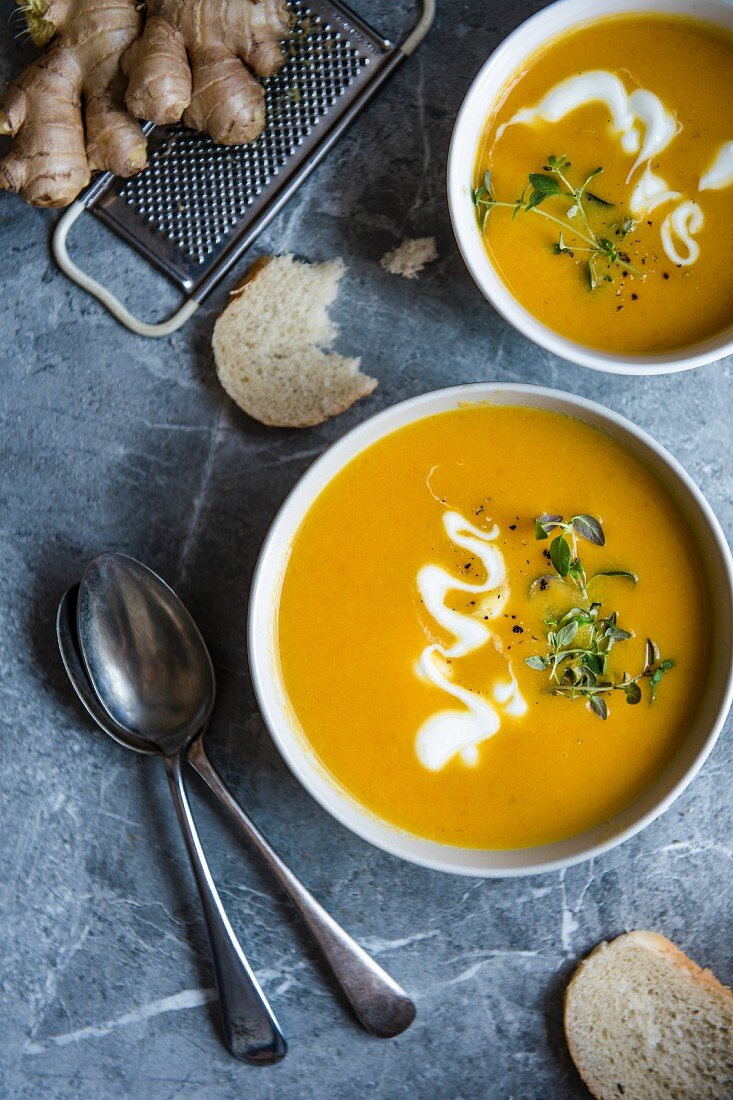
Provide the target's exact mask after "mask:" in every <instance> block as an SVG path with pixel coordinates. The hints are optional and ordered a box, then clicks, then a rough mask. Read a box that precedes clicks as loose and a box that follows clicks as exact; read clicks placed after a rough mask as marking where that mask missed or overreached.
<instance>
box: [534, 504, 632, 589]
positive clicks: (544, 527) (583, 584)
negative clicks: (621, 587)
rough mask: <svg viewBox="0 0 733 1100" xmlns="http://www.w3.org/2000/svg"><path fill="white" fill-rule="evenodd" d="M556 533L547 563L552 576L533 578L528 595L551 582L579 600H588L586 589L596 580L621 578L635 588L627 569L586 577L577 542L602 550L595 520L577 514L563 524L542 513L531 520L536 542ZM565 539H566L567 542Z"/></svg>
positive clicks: (600, 531)
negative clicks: (578, 595) (567, 588)
mask: <svg viewBox="0 0 733 1100" xmlns="http://www.w3.org/2000/svg"><path fill="white" fill-rule="evenodd" d="M556 529H558V530H560V531H561V534H559V535H556V536H555V538H554V539H553V540H552V542H551V543H550V550H549V555H550V561H551V562H552V565H553V567H554V569H555V572H554V573H544V574H543V575H542V576H541V577H537V579H536V580H534V581H533V582H532V585H531V586H530V594H532V593H534V592H536V591H544V590H545V589H546V588H547V587H548V586H549V585H550V583H551V582H553V581H559V580H561V581H565V582H566V583H568V584H571V585H573V586H574V587H575V588H577V589H579V591H580V593H581V595H582V596H583V599H587V598H588V591H587V589H588V585H589V584H591V583H592V582H593V581H594V580H596V578H597V577H624V578H626V580H629V581H631V583H632V584H636V582H637V580H638V579H639V578H638V577H637V575H636V573H632V572H631V570H629V569H599V570H597V571H596V572H595V573H593V574H591V576H590V577H589V576H588V575H587V573H586V571H585V568H584V567H583V563H582V562H581V560H580V558H579V557H578V538H581V539H585V540H586V542H591V543H593V544H594V545H595V546H605V545H606V537H605V535H604V534H603V528H602V526H601V523H600V520H598V519H596V517H595V516H589V515H587V514H585V513H581V514H580V515H577V516H572V517H571V518H570V519H569V520H564V519H563V517H562V516H558V515H551V514H550V513H548V512H546V513H544V514H543V515H541V516H535V520H534V533H535V538H536V539H538V540H539V541H542V540H544V539H548V538H549V537H550V534H551V532H552V531H554V530H556ZM568 537H569V538H568Z"/></svg>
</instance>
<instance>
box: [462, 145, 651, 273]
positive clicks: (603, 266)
mask: <svg viewBox="0 0 733 1100" xmlns="http://www.w3.org/2000/svg"><path fill="white" fill-rule="evenodd" d="M570 167H572V166H571V163H570V161H569V160H568V158H567V157H566V156H565V154H563V155H562V156H561V157H556V156H550V157H548V158H547V164H546V165H544V168H543V171H542V172H530V174H529V183H528V184H527V186H526V187H525V189H524V191H522V194H521V195H520V196H519V197H518V198H516V199H515V200H514V202H500V201H499V200H498V199H497V198H496V195H495V194H494V189H493V185H492V182H491V172H490V171H488V170H487V171H486V172H485V173H484V181H483V184H482V185H481V186H480V187H478V188H476V190H475V191H474V192H473V202H474V205H475V207H476V213H477V216H478V219H479V224H480V226H481V232H482V233H483V232H484V231H485V230H486V225H487V222H488V220H489V215H490V213H491V211H492V210H494V209H495V208H496V207H505V208H507V209H509V210H511V211H512V221H513V220H514V218H516V217H517V215H518V214H520V213H522V212H524V213H531V214H539V215H540V216H541V217H543V218H546V219H547V220H548V221H551V222H555V224H556V225H559V226H560V232H559V234H558V240H557V243H556V244H555V245H554V251H555V252H556V254H557V255H563V254H565V255H569V256H570V257H571V258H572V257H573V256H574V255H575V253H576V252H580V253H585V254H587V255H586V261H585V267H586V273H587V276H588V284H589V286H590V288H591V290H596V289H597V287H598V286H600V284H601V283H602V282H609V283H611V282H613V276H612V275H611V272H610V270H609V269H612V268H614V267H621V268H622V269H623V270H624V272H631V273H632V274H633V275H635V276H636V277H637V278H639V279H643V278H644V277H645V276H644V272H642V271H639V269H638V268H636V267H633V266H632V264H631V262H630V260H629V256H628V253H626V252H622V251H620V250H619V247H618V245H617V244H615V243H614V242H613V241H612V240H610V239H609V238H608V237H599V236H598V235H597V234H596V232H595V231H594V229H593V227H592V225H591V223H590V219H589V217H588V212H587V210H586V206H585V204H586V202H593V203H596V204H597V205H599V206H605V207H609V208H612V207H613V203H610V202H608V201H607V200H606V199H603V198H601V197H600V196H599V195H596V194H595V193H594V192H593V191H589V190H588V184H589V183H590V182H591V180H593V179H595V177H596V176H599V175H600V174H601V173H602V171H603V169H602V168H594V169H593V171H592V172H591V173H590V174H589V175H588V176H586V178H585V180H584V181H583V183H582V184H581V185H580V187H574V186H573V184H572V183H571V182H570V180H569V179H568V175H567V172H568V169H569V168H570ZM528 192H529V196H528V194H527V193H528ZM552 197H558V198H563V199H565V200H569V202H570V205H569V207H568V209H567V211H566V212H565V216H564V217H563V218H558V217H556V216H555V215H554V214H551V213H550V212H549V211H548V210H540V206H541V204H542V203H543V202H544V201H545V200H546V199H548V198H552ZM576 219H577V220H576ZM622 224H623V225H624V226H625V227H628V228H626V229H625V230H624V232H623V233H619V234H616V233H614V235H620V236H625V235H626V233H628V232H629V231H630V229H631V228H633V225H634V222H633V220H632V219H630V218H627V219H625V220H624V221H623V223H622ZM612 228H613V227H612ZM564 233H570V234H572V238H573V240H572V242H571V244H567V243H566V240H565V237H564V235H563V234H564ZM578 241H582V242H583V244H578V243H576V242H578Z"/></svg>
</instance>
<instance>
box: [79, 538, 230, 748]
mask: <svg viewBox="0 0 733 1100" xmlns="http://www.w3.org/2000/svg"><path fill="white" fill-rule="evenodd" d="M76 629H77V638H78V645H79V651H80V653H81V657H82V660H83V663H84V666H85V668H86V672H87V676H88V678H89V682H90V683H91V685H92V687H93V689H94V692H95V693H96V695H97V698H98V699H99V702H100V703H101V704H102V706H103V707H104V710H105V711H106V712H107V714H108V715H109V717H110V718H111V719H112V720H113V721H114V722H115V723H116V724H117V726H118V727H120V728H122V729H124V730H126V731H129V733H130V734H132V735H133V736H134V737H135V739H136V740H138V741H140V742H144V743H146V744H147V745H148V746H149V750H150V751H158V752H162V753H163V754H164V755H165V756H169V755H172V754H173V753H176V752H179V751H180V750H181V749H182V748H184V747H185V746H186V745H187V744H188V742H189V741H191V740H192V738H193V737H194V736H195V735H196V734H197V733H199V732H200V731H201V730H202V729H203V727H204V726H205V725H206V723H207V721H208V719H209V715H210V714H211V710H212V708H213V706H214V695H215V686H214V683H215V681H214V669H213V667H212V664H211V658H210V657H209V653H208V650H207V648H206V645H205V644H204V640H203V638H202V637H201V635H200V634H199V632H198V629H197V627H196V624H195V623H194V621H193V619H192V618H191V616H190V615H189V613H188V611H187V610H186V608H185V607H184V606H183V604H182V603H181V601H180V600H179V599H178V597H177V596H176V594H175V592H174V591H173V590H172V589H171V588H169V587H168V585H167V584H166V583H165V581H163V580H162V579H161V578H160V577H159V576H158V575H157V574H156V573H153V572H152V570H150V569H147V568H146V567H145V566H144V565H142V564H141V563H140V562H138V561H135V560H134V559H133V558H128V557H127V556H126V555H124V554H116V553H105V554H100V555H99V556H98V557H96V558H94V560H93V561H91V562H90V563H89V565H88V566H87V568H86V569H85V570H84V575H83V577H82V580H81V584H80V585H79V592H78V597H77V607H76ZM123 743H124V742H123ZM131 747H135V748H137V746H131ZM138 751H139V750H138Z"/></svg>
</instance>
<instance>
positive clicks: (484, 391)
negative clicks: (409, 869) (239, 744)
mask: <svg viewBox="0 0 733 1100" xmlns="http://www.w3.org/2000/svg"><path fill="white" fill-rule="evenodd" d="M496 395H503V396H504V397H505V398H506V397H509V398H510V400H503V401H500V402H499V403H500V404H517V405H521V404H522V403H523V398H524V399H525V403H526V404H528V405H529V406H530V407H538V408H551V409H552V408H554V403H559V404H560V405H564V406H567V407H566V408H564V409H562V410H558V409H554V411H560V412H561V413H564V414H565V415H569V416H576V417H577V418H579V419H585V420H586V422H588V423H590V424H591V425H593V426H595V427H597V428H599V430H601V431H605V432H606V434H609V435H610V436H611V437H612V438H614V439H615V440H616V441H617V442H619V443H620V444H621V445H622V446H628V444H627V443H626V442H625V441H624V439H622V438H619V436H623V435H628V436H630V437H631V438H632V439H633V440H634V442H635V443H636V444H637V445H640V448H641V450H642V451H647V452H651V454H652V456H653V457H654V458H655V459H656V461H657V463H658V465H659V466H660V467H661V468H663V469H664V470H666V472H667V473H668V474H669V475H671V480H672V481H674V482H675V483H677V484H678V485H679V486H680V487H681V489H682V490H683V491H684V492H685V493H686V494H687V495H688V497H689V498H691V500H692V502H693V504H694V505H695V506H696V507H697V509H698V511H699V514H700V522H699V523H698V524H697V526H694V527H693V524H692V521H689V522H690V525H691V527H692V528H693V536H694V537H699V538H700V539H701V540H702V531H703V529H704V530H705V531H706V533H707V535H708V536H709V537H710V538H711V539H712V541H713V543H714V546H715V549H716V550H717V552H718V555H719V564H720V566H721V567H722V569H721V575H722V576H723V577H724V582H725V592H724V593H723V592H721V593H719V599H718V600H716V604H717V606H718V608H719V609H720V614H721V615H722V623H723V629H724V630H725V631H726V632H727V634H728V635H729V636H730V634H731V631H732V630H733V556H732V555H731V550H730V547H729V546H728V543H727V540H726V538H725V535H724V533H723V530H722V528H721V526H720V523H719V521H718V519H717V517H716V515H715V513H714V511H713V509H712V507H711V505H710V504H709V503H708V501H707V499H706V498H705V496H704V494H703V493H702V491H701V490H700V488H699V487H698V486H697V484H696V483H695V481H694V480H693V479H692V477H691V476H690V475H689V474H688V473H687V471H686V470H685V468H684V467H683V466H682V465H681V463H680V462H679V461H678V460H677V459H676V458H675V457H674V456H673V455H672V454H670V452H669V451H667V450H666V448H664V447H663V446H662V445H661V444H660V443H658V442H657V441H656V439H654V437H653V436H652V435H650V434H649V433H648V432H647V431H646V430H645V429H643V428H641V427H639V426H638V425H636V424H634V422H633V421H631V420H629V419H628V418H626V417H625V416H622V415H621V414H619V413H616V412H615V411H613V410H612V409H609V408H607V407H606V406H605V405H602V404H600V403H599V402H596V401H593V400H590V399H588V398H584V397H580V396H578V395H576V394H573V393H570V392H567V391H564V390H558V389H555V388H551V387H547V386H540V385H535V384H531V383H515V382H478V383H465V384H462V385H455V386H448V387H443V388H441V389H438V390H428V391H426V392H423V393H420V394H418V395H416V396H414V397H411V398H408V399H407V400H405V401H401V402H398V403H396V404H394V405H391V406H389V407H388V408H387V409H383V410H382V411H381V412H379V413H376V414H375V415H374V416H372V417H368V418H367V419H366V420H364V421H362V422H361V423H360V424H358V425H356V426H355V427H354V428H352V429H350V430H349V431H348V432H347V433H346V434H345V435H343V436H342V437H341V438H339V439H338V440H336V441H335V442H334V443H332V444H331V445H330V446H329V447H327V448H326V450H325V451H324V452H323V453H322V454H321V455H320V456H319V457H318V458H317V459H316V460H315V461H314V462H313V463H312V464H311V466H310V467H309V468H308V469H307V470H306V471H305V473H304V474H303V475H302V476H301V477H300V478H299V479H298V480H297V482H296V483H295V485H294V486H293V488H292V489H291V491H290V492H289V493H288V495H287V497H286V498H285V500H284V501H283V503H282V504H281V506H280V508H279V509H278V511H277V513H276V515H275V517H274V519H273V521H272V524H271V525H270V528H269V530H268V532H267V535H266V537H265V540H264V542H263V544H262V547H261V549H260V553H259V555H258V558H257V563H256V566H255V570H254V574H253V578H252V584H251V588H250V598H249V609H248V628H247V650H248V661H249V668H250V675H251V679H252V684H253V687H254V691H255V696H256V699H257V703H258V706H259V709H260V713H261V715H262V718H263V720H264V723H265V726H266V728H267V730H268V732H269V734H270V737H271V738H272V740H273V742H274V744H275V746H276V748H277V749H278V752H279V753H280V755H281V757H282V758H283V760H284V761H285V763H286V764H287V766H288V768H289V770H290V771H291V772H292V774H293V775H294V776H295V778H296V779H297V780H298V781H299V783H300V784H301V786H303V787H304V788H305V790H306V791H307V792H308V793H309V794H310V795H311V797H313V798H314V799H315V801H316V802H317V803H318V804H319V805H320V806H321V807H322V808H323V809H324V810H325V811H326V812H327V813H328V814H329V815H330V816H331V817H334V818H335V819H336V820H337V821H338V822H339V823H340V824H341V825H343V826H345V827H346V828H347V829H349V830H350V831H351V832H352V833H354V834H356V835H357V836H358V837H360V838H361V839H362V840H365V841H366V842H367V843H369V844H372V845H374V846H375V847H377V848H379V849H381V850H382V851H385V852H387V853H388V854H390V855H393V856H397V857H398V858H400V859H404V860H406V861H407V862H409V863H414V864H417V865H418V866H422V867H427V868H429V869H431V870H438V871H445V872H450V873H454V874H462V875H466V876H472V877H479V878H516V877H524V876H528V875H536V874H543V873H547V872H551V871H556V870H560V869H563V868H566V867H570V866H573V865H574V864H576V863H581V862H584V861H585V860H588V859H593V858H595V857H596V856H600V855H602V854H604V853H605V852H607V851H610V850H611V849H612V848H615V847H617V846H618V845H620V844H622V843H623V842H624V841H626V840H628V839H630V838H631V837H632V836H635V835H636V834H637V833H639V832H641V830H642V829H644V828H646V826H647V825H649V824H651V822H652V821H654V820H656V818H657V817H659V816H660V815H661V814H662V813H664V812H665V811H666V810H667V809H668V808H669V807H670V806H671V805H672V803H673V802H674V801H675V800H676V799H677V798H678V797H679V796H680V795H681V794H682V792H683V791H684V790H685V789H686V788H687V787H688V785H689V784H690V783H691V782H692V780H693V779H694V778H695V776H696V775H697V773H698V772H699V770H700V768H701V767H702V766H703V764H704V763H705V761H706V760H707V758H708V756H709V755H710V752H711V751H712V749H713V747H714V745H715V743H716V741H717V739H718V737H719V735H720V733H721V731H722V729H723V726H724V724H725V720H726V718H727V715H728V711H729V710H730V707H731V703H732V702H733V662H731V661H730V660H729V661H728V665H727V671H726V673H725V677H724V679H723V678H722V677H721V687H720V692H719V694H720V702H719V705H718V707H717V709H716V711H715V715H714V717H713V718H712V721H711V722H710V723H709V729H708V730H707V732H706V733H705V735H704V736H703V737H702V738H701V743H700V746H699V748H698V749H697V751H696V752H695V754H694V757H693V758H692V760H691V761H690V763H689V764H688V766H687V767H686V768H685V770H684V772H683V774H682V775H680V777H679V778H678V779H677V780H676V781H675V782H674V783H673V784H672V785H671V786H670V788H669V789H668V790H667V791H666V792H665V793H663V794H662V795H661V797H659V798H658V799H656V801H654V803H653V804H652V805H651V806H650V807H649V808H648V809H647V810H645V811H644V812H643V813H641V814H640V815H639V816H638V817H636V818H634V819H633V820H631V821H630V822H629V823H628V824H626V825H625V826H624V827H623V828H621V829H619V830H618V831H614V832H613V833H612V834H611V835H608V836H606V837H605V838H604V837H603V836H602V834H603V832H604V829H603V827H602V826H596V827H594V828H593V829H591V830H588V831H587V833H581V834H575V835H574V836H572V837H569V838H567V839H566V840H564V841H555V842H552V843H550V844H549V845H539V846H534V847H531V848H523V849H473V848H471V849H467V848H460V847H457V846H454V845H448V844H440V843H439V842H437V841H427V840H424V839H423V838H420V837H418V836H416V834H412V833H408V832H406V831H404V830H401V829H399V828H397V827H395V826H393V825H391V824H390V823H389V822H387V821H386V820H385V819H383V818H380V817H378V816H377V815H375V814H373V813H372V812H371V811H370V810H369V809H368V808H367V807H365V806H364V805H363V804H361V803H360V802H358V801H357V800H356V799H355V798H354V797H353V796H352V795H350V794H349V792H348V791H346V790H345V789H344V788H341V787H340V784H339V783H338V780H336V779H335V777H332V776H331V775H330V774H329V773H328V772H327V770H326V769H325V767H324V766H323V765H322V764H320V762H319V761H317V758H316V756H315V753H314V752H313V750H312V749H311V748H310V746H309V745H308V742H307V736H306V734H305V732H304V731H301V730H299V729H298V728H297V723H296V721H295V719H294V718H293V719H291V718H290V717H289V716H288V714H287V703H286V695H285V689H284V685H283V683H282V679H281V677H279V672H278V671H276V669H275V667H274V664H273V656H272V652H271V646H272V647H274V633H275V632H274V626H275V616H276V611H277V607H278V602H279V592H280V581H281V578H282V575H283V573H284V569H285V568H286V565H287V557H288V553H287V551H286V552H285V553H284V555H282V556H281V560H275V561H272V560H271V559H273V557H274V556H275V554H276V553H278V550H277V545H276V544H277V540H278V538H279V537H280V535H281V533H282V531H283V529H288V528H290V531H291V533H290V536H289V537H288V546H289V545H290V542H291V540H292V537H293V536H294V534H295V533H296V532H297V530H298V528H299V527H300V524H301V523H302V521H303V519H304V517H305V515H306V514H307V512H308V511H309V509H310V507H311V505H312V504H313V502H314V501H315V499H316V498H317V496H318V495H319V494H320V493H321V491H322V490H323V489H325V487H326V486H327V485H328V484H329V483H330V482H331V481H332V480H333V478H334V477H335V476H336V475H337V474H338V473H339V472H340V471H341V470H342V469H343V468H344V466H346V465H347V464H348V463H349V462H350V461H351V460H352V459H354V458H355V457H356V456H357V455H358V454H360V453H361V452H362V451H364V450H366V449H367V448H368V447H369V446H371V445H372V444H373V443H375V442H376V441H377V440H379V439H382V438H384V437H385V436H386V435H389V434H391V432H393V431H396V430H398V429H399V428H400V427H402V426H404V424H407V423H410V422H413V421H416V420H421V419H424V418H426V417H428V416H432V415H436V414H438V413H440V412H447V411H450V410H451V409H456V408H460V407H462V406H464V405H466V404H485V403H491V401H492V397H496ZM436 404H437V405H440V406H441V407H440V408H435V407H434V406H435V405H436ZM419 410H425V411H423V412H421V413H419V412H418V411H419ZM416 412H417V413H418V415H411V414H412V413H416ZM405 414H408V415H407V418H406V419H402V417H403V416H404V415H405ZM584 414H587V415H584ZM642 460H643V459H642ZM331 467H333V468H332V469H331ZM329 469H330V472H328V473H327V474H326V476H325V477H324V471H326V470H329ZM668 491H669V490H668ZM268 573H270V574H271V576H269V577H268ZM272 577H274V578H275V580H274V583H273V582H272ZM268 581H269V582H270V583H268ZM276 681H278V682H276ZM278 696H280V698H278ZM306 757H309V758H310V765H309V768H307V769H304V766H303V761H304V759H305V758H306ZM673 759H674V758H673V757H672V758H670V762H671V761H672V760H673ZM316 774H318V775H319V776H320V778H321V779H322V780H325V782H324V783H322V784H318V783H316V782H315V781H314V776H315V775H316ZM657 781H658V780H656V781H655V782H657ZM653 785H654V784H652V785H651V786H653ZM650 789H651V787H650V788H647V790H650ZM643 796H644V792H642V793H641V794H640V795H639V796H638V797H637V799H635V800H634V802H632V803H631V804H630V806H629V807H627V808H626V809H624V810H622V811H620V813H619V815H617V816H623V815H628V813H629V812H630V811H631V809H632V808H633V806H634V805H635V803H636V801H638V799H640V798H643ZM375 826H376V827H375ZM586 835H588V836H589V837H590V836H596V837H597V839H596V840H594V841H593V842H592V843H589V844H588V846H587V847H581V848H578V850H577V851H574V852H572V853H569V854H567V855H562V856H556V857H555V856H552V857H550V858H545V859H543V858H542V855H541V853H542V852H543V851H547V852H548V854H549V852H550V850H551V849H554V848H560V847H562V846H564V845H567V844H572V843H575V844H576V845H577V844H578V842H579V841H581V840H582V839H583V837H585V836H586ZM406 844H407V845H410V844H411V845H413V846H415V845H416V846H417V847H418V849H420V850H418V851H412V852H409V851H406V850H405V845H406ZM422 849H425V850H422ZM521 853H537V858H534V859H532V860H531V861H530V862H526V863H525V862H518V863H517V864H516V865H514V866H503V867H501V868H497V867H491V868H486V867H482V866H478V865H473V864H468V863H465V862H462V861H461V860H460V858H459V855H463V856H464V858H465V857H466V856H473V857H479V856H480V855H486V854H493V855H501V856H503V857H504V858H510V857H511V856H512V855H515V856H516V855H518V854H521Z"/></svg>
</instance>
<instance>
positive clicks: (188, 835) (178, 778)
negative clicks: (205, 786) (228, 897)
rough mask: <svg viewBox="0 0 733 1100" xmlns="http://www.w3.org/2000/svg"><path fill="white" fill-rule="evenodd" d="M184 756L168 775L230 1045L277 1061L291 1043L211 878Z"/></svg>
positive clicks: (238, 1052) (250, 1056) (245, 1055)
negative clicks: (188, 792) (191, 803)
mask: <svg viewBox="0 0 733 1100" xmlns="http://www.w3.org/2000/svg"><path fill="white" fill-rule="evenodd" d="M182 755H183V754H182V753H178V754H176V755H175V756H166V757H164V760H165V767H166V774H167V776H168V783H169V785H170V789H171V795H172V796H173V802H174V804H175V807H176V811H177V813H178V821H179V824H180V826H181V832H182V833H183V837H184V840H185V841H186V849H187V851H188V858H189V859H190V861H191V867H192V868H193V873H194V877H195V878H196V884H197V886H198V888H199V893H200V895H201V902H202V904H203V908H204V914H205V916H206V926H207V928H208V931H209V941H210V943H211V955H212V958H213V961H214V971H215V973H216V984H217V988H218V991H219V1005H220V1008H221V1019H222V1026H223V1028H224V1037H225V1040H226V1044H227V1046H228V1047H229V1050H230V1051H231V1052H232V1054H233V1055H234V1057H235V1058H240V1059H241V1060H242V1061H244V1062H257V1063H259V1064H260V1065H262V1064H267V1063H272V1062H279V1061H280V1059H281V1058H284V1057H285V1054H286V1052H287V1044H286V1042H285V1039H284V1037H283V1034H282V1032H281V1031H280V1026H279V1024H278V1022H277V1020H276V1019H275V1016H274V1014H273V1012H272V1009H271V1008H270V1006H269V1004H268V1003H267V1001H266V999H265V995H264V993H263V992H262V990H261V989H260V986H259V983H258V981H257V979H256V977H255V976H254V974H253V973H252V970H251V969H250V966H249V963H248V962H247V960H246V958H245V957H244V953H243V952H242V948H241V947H240V946H239V943H238V942H237V938H236V936H235V935H234V931H233V929H232V926H231V924H230V923H229V919H228V917H227V915H226V913H225V912H224V907H223V905H222V903H221V898H220V897H219V894H218V891H217V889H216V886H215V885H214V880H213V879H212V877H211V872H210V870H209V866H208V864H207V862H206V857H205V856H204V852H203V849H202V847H201V841H200V840H199V837H198V832H197V831H196V825H195V823H194V820H193V816H192V814H191V807H190V806H189V803H188V797H187V795H186V790H185V787H184V784H183V769H182V764H181V761H182Z"/></svg>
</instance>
